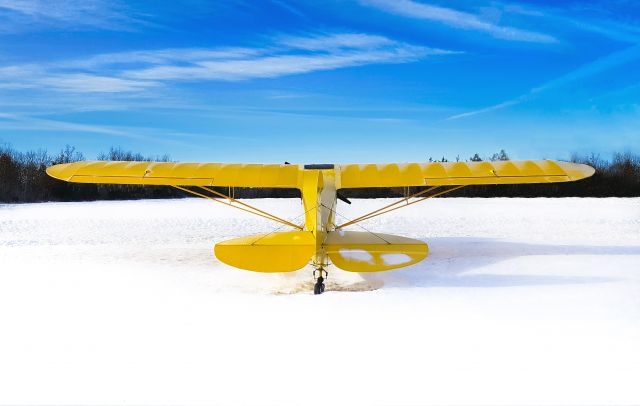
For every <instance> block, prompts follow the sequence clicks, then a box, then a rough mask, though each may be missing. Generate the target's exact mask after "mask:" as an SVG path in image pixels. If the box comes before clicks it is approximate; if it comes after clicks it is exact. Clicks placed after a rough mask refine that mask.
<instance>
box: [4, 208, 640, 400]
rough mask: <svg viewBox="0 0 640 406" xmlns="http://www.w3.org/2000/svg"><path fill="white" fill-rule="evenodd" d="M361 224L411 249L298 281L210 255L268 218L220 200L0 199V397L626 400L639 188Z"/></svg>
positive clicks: (630, 379)
mask: <svg viewBox="0 0 640 406" xmlns="http://www.w3.org/2000/svg"><path fill="white" fill-rule="evenodd" d="M253 203H254V204H256V205H257V206H259V207H260V208H263V209H266V210H269V211H273V212H274V213H275V214H277V215H279V216H282V217H286V218H289V219H291V218H295V217H296V216H298V215H299V214H302V209H301V206H300V202H299V200H268V199H267V200H261V201H255V202H253ZM388 203H389V201H387V200H363V201H358V200H356V201H354V204H353V205H351V206H347V205H345V204H342V203H340V205H339V207H338V211H339V212H340V214H341V215H342V216H344V217H345V218H353V217H356V216H357V215H359V214H363V213H365V212H367V211H370V210H373V209H376V208H378V207H381V206H384V205H385V204H388ZM301 218H302V217H301V216H298V218H297V220H296V221H300V220H301ZM362 226H363V227H364V228H366V229H367V230H371V231H379V232H384V233H390V234H398V235H403V236H406V237H411V238H417V239H420V240H424V241H426V242H427V243H428V244H429V257H428V258H427V259H426V260H425V261H423V262H421V263H419V264H416V265H413V266H411V267H408V268H403V269H398V270H393V271H389V272H385V273H378V274H370V275H364V276H361V275H359V274H350V273H347V272H343V271H339V270H331V269H330V273H329V279H328V285H327V289H328V292H326V293H325V294H323V295H321V296H313V295H312V294H311V291H312V280H311V270H310V269H305V270H302V271H299V272H296V273H292V274H284V275H282V274H258V273H252V272H245V271H241V270H237V269H233V268H230V267H228V266H226V265H224V264H221V263H220V262H219V261H217V260H216V259H215V257H214V256H213V244H214V243H216V242H219V241H222V240H225V239H229V238H235V237H240V236H243V235H246V234H253V233H261V232H269V231H272V230H274V229H275V228H277V227H278V226H277V224H275V223H273V224H272V223H269V222H267V221H265V220H263V219H261V218H258V217H255V218H254V217H251V216H250V215H248V214H246V213H244V212H241V211H235V210H233V209H231V208H227V207H225V206H222V205H216V204H214V203H211V202H208V201H204V200H198V199H184V200H156V201H133V202H91V203H46V204H25V205H0V404H114V403H118V404H136V405H137V404H232V405H236V404H237V405H240V404H271V405H300V404H345V405H358V404H367V405H391V404H393V405H395V404H403V405H423V404H434V403H435V404H496V405H499V404H524V403H526V404H555V405H561V404H605V403H606V404H639V403H640V385H638V376H640V199H433V200H431V201H428V202H425V203H422V204H420V205H413V206H410V207H407V208H403V209H402V210H397V211H395V212H394V213H393V214H391V215H388V216H382V217H378V218H375V219H372V220H369V221H367V222H364V223H362ZM350 228H351V229H353V230H361V229H359V228H358V227H357V226H353V227H350ZM285 229H286V228H282V229H281V230H285Z"/></svg>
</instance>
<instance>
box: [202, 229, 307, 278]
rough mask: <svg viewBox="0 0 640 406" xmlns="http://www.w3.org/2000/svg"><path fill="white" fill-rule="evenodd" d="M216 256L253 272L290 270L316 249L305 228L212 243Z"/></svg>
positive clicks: (304, 262)
mask: <svg viewBox="0 0 640 406" xmlns="http://www.w3.org/2000/svg"><path fill="white" fill-rule="evenodd" d="M214 251H215V254H216V257H217V258H218V259H219V260H220V261H222V262H224V263H225V264H227V265H231V266H234V267H236V268H240V269H246V270H248V271H255V272H293V271H297V270H298V269H300V268H303V267H304V266H305V265H307V264H308V263H309V261H310V260H311V257H312V256H313V254H314V253H315V251H316V244H315V238H314V237H313V234H312V233H311V232H309V231H288V232H281V233H271V234H257V235H252V236H249V237H242V238H236V239H234V240H227V241H223V242H220V243H218V244H216V246H215V248H214Z"/></svg>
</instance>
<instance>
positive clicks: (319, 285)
mask: <svg viewBox="0 0 640 406" xmlns="http://www.w3.org/2000/svg"><path fill="white" fill-rule="evenodd" d="M317 271H318V272H319V275H318V277H317V278H316V270H314V271H313V278H314V279H315V280H316V283H315V285H314V286H313V294H314V295H319V294H321V293H322V292H324V279H325V278H323V277H322V273H323V272H324V276H325V277H328V276H329V273H328V272H327V271H325V270H324V269H322V268H318V269H317Z"/></svg>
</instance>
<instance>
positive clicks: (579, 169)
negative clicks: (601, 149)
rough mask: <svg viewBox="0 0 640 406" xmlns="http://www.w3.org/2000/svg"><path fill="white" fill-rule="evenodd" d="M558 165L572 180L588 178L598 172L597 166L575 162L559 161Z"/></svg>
mask: <svg viewBox="0 0 640 406" xmlns="http://www.w3.org/2000/svg"><path fill="white" fill-rule="evenodd" d="M558 165H560V167H561V168H562V170H564V171H565V172H566V174H567V176H569V178H570V179H571V181H576V180H581V179H586V178H589V177H591V176H593V174H595V173H596V170H595V168H593V167H591V166H589V165H586V164H579V163H574V162H558Z"/></svg>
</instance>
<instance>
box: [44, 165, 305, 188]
mask: <svg viewBox="0 0 640 406" xmlns="http://www.w3.org/2000/svg"><path fill="white" fill-rule="evenodd" d="M301 173H302V170H301V169H300V167H299V165H279V164H264V165H263V164H223V163H174V162H132V161H80V162H73V163H69V164H59V165H53V166H51V167H49V168H47V174H49V176H51V177H54V178H56V179H60V180H64V181H67V182H76V183H111V184H128V185H172V186H232V187H264V188H298V187H299V178H300V176H299V175H301Z"/></svg>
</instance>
